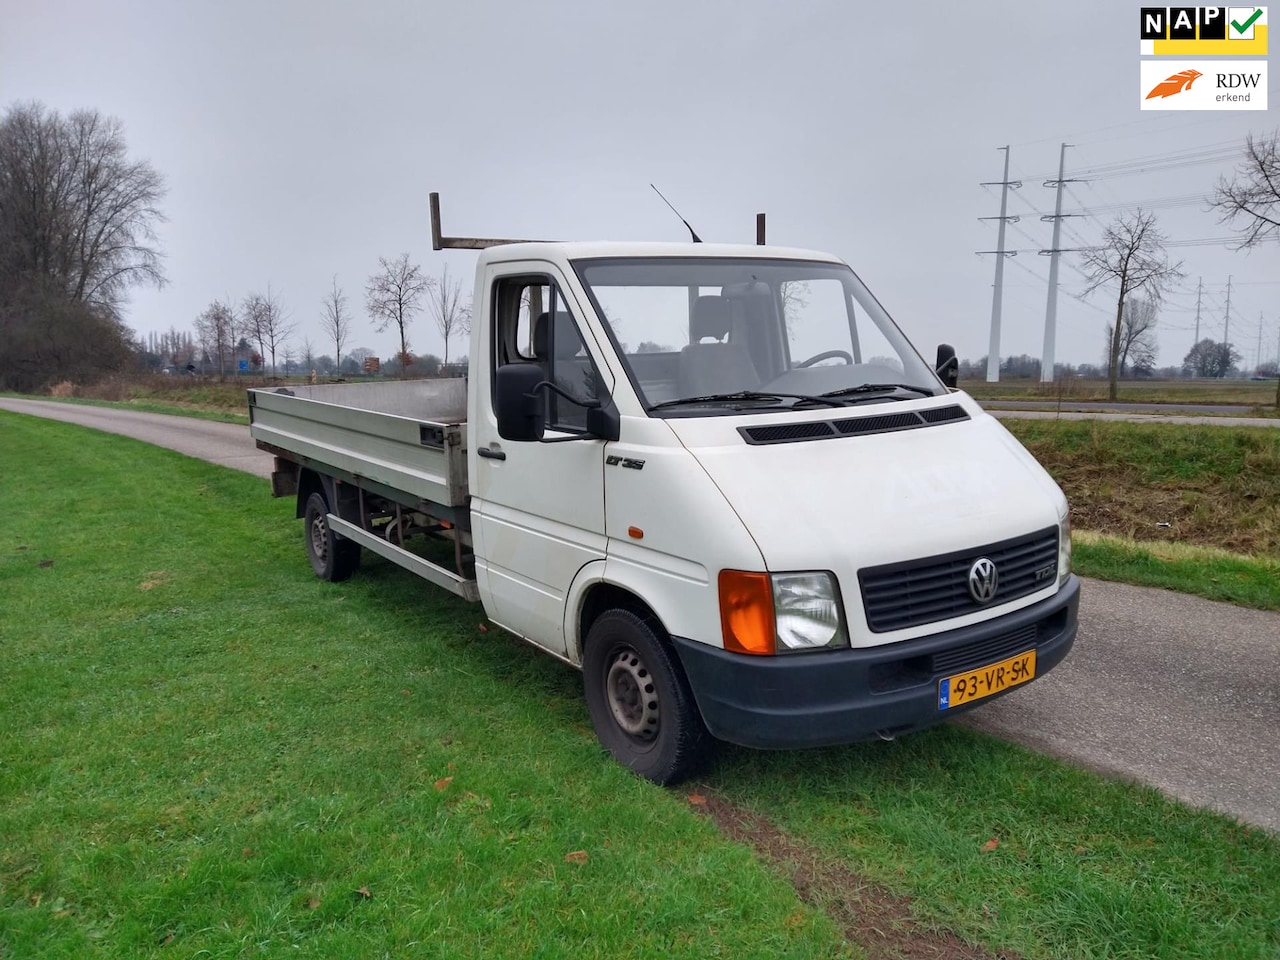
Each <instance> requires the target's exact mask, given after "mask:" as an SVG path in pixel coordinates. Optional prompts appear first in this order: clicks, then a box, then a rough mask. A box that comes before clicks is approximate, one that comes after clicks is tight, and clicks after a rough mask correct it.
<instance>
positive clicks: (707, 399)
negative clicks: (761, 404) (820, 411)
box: [649, 390, 844, 410]
mask: <svg viewBox="0 0 1280 960" xmlns="http://www.w3.org/2000/svg"><path fill="white" fill-rule="evenodd" d="M734 400H764V401H768V402H770V403H777V402H778V401H780V400H797V401H809V402H811V403H823V404H826V405H827V406H829V407H843V406H844V404H843V403H841V402H840V401H839V400H836V399H834V395H832V394H823V395H822V396H820V397H814V396H810V395H809V394H807V393H762V392H760V391H756V390H735V391H733V392H732V393H708V394H705V395H703V396H700V397H677V398H676V399H674V400H663V401H662V402H661V403H655V404H654V405H653V406H651V407H650V408H649V409H650V410H660V409H662V408H663V407H677V406H683V405H685V404H697V403H732V402H733V401H734Z"/></svg>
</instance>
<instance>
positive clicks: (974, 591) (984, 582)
mask: <svg viewBox="0 0 1280 960" xmlns="http://www.w3.org/2000/svg"><path fill="white" fill-rule="evenodd" d="M999 585H1000V574H999V573H998V572H997V571H996V565H995V564H994V563H992V562H991V561H990V560H988V559H987V558H986V557H981V558H979V559H977V560H975V561H973V566H972V567H970V568H969V593H970V594H971V595H972V596H973V599H975V600H977V601H978V602H979V603H989V602H990V601H991V598H992V597H994V596H995V595H996V587H997V586H999Z"/></svg>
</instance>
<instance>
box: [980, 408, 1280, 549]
mask: <svg viewBox="0 0 1280 960" xmlns="http://www.w3.org/2000/svg"><path fill="white" fill-rule="evenodd" d="M1003 425H1004V426H1005V428H1006V429H1008V430H1009V431H1010V432H1011V433H1013V435H1014V436H1016V437H1017V438H1018V440H1019V441H1021V443H1022V444H1023V445H1024V446H1025V447H1026V448H1027V449H1028V450H1030V451H1031V453H1032V454H1034V455H1035V457H1036V459H1037V460H1039V461H1040V462H1041V463H1042V464H1044V466H1045V469H1047V470H1048V471H1049V473H1051V474H1052V475H1053V478H1054V479H1055V480H1057V481H1058V484H1059V486H1061V487H1062V489H1063V490H1064V491H1065V492H1066V494H1067V499H1068V500H1070V501H1071V511H1072V518H1073V523H1074V524H1075V526H1076V527H1077V528H1079V529H1081V530H1092V531H1096V532H1098V533H1104V534H1109V535H1111V536H1116V537H1123V538H1127V539H1132V540H1138V541H1161V542H1167V543H1181V544H1193V545H1198V546H1206V547H1217V548H1219V549H1222V550H1230V551H1232V552H1233V553H1242V554H1252V555H1258V556H1264V557H1280V432H1278V431H1275V430H1270V429H1266V428H1252V429H1250V428H1238V427H1217V426H1211V425H1204V426H1187V425H1181V424H1176V425H1175V424H1165V423H1119V422H1113V421H1098V420H1006V421H1003Z"/></svg>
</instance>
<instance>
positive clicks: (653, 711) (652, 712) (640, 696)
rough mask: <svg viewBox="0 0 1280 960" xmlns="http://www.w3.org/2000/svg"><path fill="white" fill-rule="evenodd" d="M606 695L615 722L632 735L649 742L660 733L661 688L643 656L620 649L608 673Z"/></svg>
mask: <svg viewBox="0 0 1280 960" xmlns="http://www.w3.org/2000/svg"><path fill="white" fill-rule="evenodd" d="M604 685H605V698H606V699H607V700H608V702H609V712H610V713H612V714H613V719H614V722H615V723H617V725H618V726H619V727H620V728H621V729H622V731H623V732H624V733H626V734H627V736H629V737H633V738H635V739H637V740H644V741H649V740H653V739H654V738H655V737H656V736H657V735H658V722H659V718H660V714H659V703H658V687H657V684H655V683H654V679H653V674H652V673H651V672H650V671H649V668H648V667H646V666H645V665H644V661H643V660H641V659H640V655H639V654H637V653H636V652H635V651H634V650H632V649H630V648H629V647H628V648H626V649H624V650H620V651H618V653H617V654H616V655H615V656H614V658H613V662H612V663H610V664H609V671H608V673H607V674H606V675H605V684H604Z"/></svg>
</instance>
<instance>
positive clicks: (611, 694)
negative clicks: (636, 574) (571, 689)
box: [582, 610, 713, 784]
mask: <svg viewBox="0 0 1280 960" xmlns="http://www.w3.org/2000/svg"><path fill="white" fill-rule="evenodd" d="M582 673H583V678H584V682H585V684H586V696H587V709H588V711H589V712H590V714H591V723H592V725H593V726H594V727H595V730H596V736H597V737H599V738H600V742H601V743H602V744H604V746H605V747H606V748H607V749H608V750H609V752H610V753H612V754H613V755H614V757H615V758H616V759H617V760H618V762H619V763H621V764H622V765H623V766H625V767H627V768H629V769H631V770H633V771H635V772H636V773H638V774H639V775H640V776H642V777H644V778H645V779H647V780H652V781H653V782H654V783H660V784H669V783H677V782H679V781H681V780H684V779H687V778H688V777H690V776H692V775H693V774H695V773H697V772H698V770H699V769H700V768H701V767H702V765H703V764H704V763H705V762H706V761H707V759H708V758H709V757H710V754H711V750H712V745H713V741H712V739H711V735H710V734H709V733H708V732H707V728H706V726H705V725H704V724H703V722H702V716H701V714H699V713H698V706H697V704H696V703H695V702H694V699H693V692H692V691H691V690H690V689H689V682H688V680H687V679H686V678H685V675H684V671H683V670H682V669H681V667H680V664H679V662H678V661H677V660H676V659H675V654H674V653H673V652H672V651H671V650H670V649H669V648H668V647H667V645H666V644H665V643H664V642H663V640H662V637H661V634H660V632H659V630H658V629H657V628H656V625H655V624H654V623H653V622H652V621H651V620H647V619H645V618H643V617H639V616H637V615H636V614H634V613H632V612H631V611H630V610H610V611H608V612H606V613H603V614H601V615H600V617H599V618H598V619H597V620H596V622H595V623H593V624H592V625H591V630H590V632H589V633H588V635H587V643H586V649H585V651H584V652H583V658H582Z"/></svg>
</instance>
